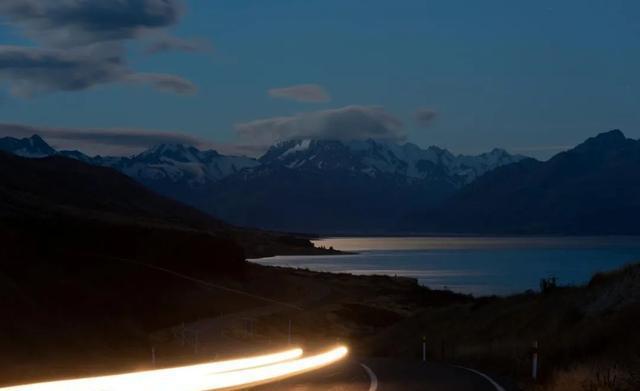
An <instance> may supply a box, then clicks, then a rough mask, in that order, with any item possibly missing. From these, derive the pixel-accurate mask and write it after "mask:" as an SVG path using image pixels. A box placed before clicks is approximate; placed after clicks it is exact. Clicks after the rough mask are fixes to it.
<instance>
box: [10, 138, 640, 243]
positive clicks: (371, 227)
mask: <svg viewBox="0 0 640 391" xmlns="http://www.w3.org/2000/svg"><path fill="white" fill-rule="evenodd" d="M0 149H3V150H6V151H9V152H12V153H14V154H18V155H23V156H28V157H41V156H49V155H59V156H66V157H70V158H74V159H76V160H82V161H84V162H87V163H90V164H92V165H98V166H107V167H111V168H115V169H116V170H118V171H120V172H122V173H124V174H126V175H128V176H130V177H131V178H133V179H135V180H137V181H138V182H140V183H142V184H144V185H145V186H147V187H148V188H150V189H152V190H154V191H156V192H158V193H160V194H163V195H166V196H168V197H170V198H174V199H176V200H179V201H182V202H184V203H186V204H189V205H191V206H193V207H195V208H197V209H200V210H201V211H204V212H206V213H208V214H210V215H213V216H216V217H218V218H220V219H222V220H223V221H226V222H228V223H231V224H235V225H239V226H248V227H258V228H262V229H269V230H277V231H287V232H313V233H320V234H397V233H412V234H414V233H415V234H423V233H434V234H442V233H455V234H635V233H640V228H639V226H638V225H637V224H636V222H637V221H638V219H640V141H637V140H633V139H629V138H627V137H626V136H625V135H624V134H623V133H622V132H621V131H619V130H613V131H609V132H604V133H601V134H599V135H597V136H596V137H592V138H590V139H588V140H586V141H585V142H583V143H582V144H580V145H578V146H576V147H575V148H573V149H569V150H567V151H565V152H561V153H559V154H557V155H556V156H554V157H552V158H551V159H549V160H548V161H544V162H542V161H538V160H535V159H531V158H526V157H524V156H520V155H511V154H509V153H507V152H506V151H504V150H500V149H494V150H492V151H491V152H488V153H484V154H481V155H477V156H465V155H454V154H452V153H450V152H449V151H447V150H445V149H441V148H438V147H434V146H432V147H428V148H426V149H423V148H420V147H418V146H416V145H414V144H404V145H398V144H392V143H386V142H379V141H374V140H364V141H351V142H345V141H331V140H290V141H286V142H282V143H279V144H276V145H274V146H272V147H271V148H270V149H269V150H268V151H267V152H266V153H265V154H264V155H263V156H262V157H260V158H259V159H252V158H247V157H237V156H225V155H221V154H219V153H217V152H215V151H200V150H198V149H196V148H194V147H191V146H185V145H159V146H156V147H153V148H151V149H149V150H147V151H145V152H142V153H140V154H138V155H135V156H131V157H101V156H96V157H89V156H86V155H84V154H82V153H81V152H78V151H60V152H57V151H55V150H54V149H53V148H51V147H50V146H49V145H47V144H46V142H44V140H42V139H41V138H40V137H38V136H33V137H31V138H26V139H21V140H18V139H12V138H4V139H0Z"/></svg>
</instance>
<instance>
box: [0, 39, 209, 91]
mask: <svg viewBox="0 0 640 391" xmlns="http://www.w3.org/2000/svg"><path fill="white" fill-rule="evenodd" d="M104 46H110V47H109V48H107V47H104ZM0 79H5V80H8V81H9V83H10V85H11V92H12V94H14V95H16V96H21V97H32V96H34V95H37V94H39V93H46V92H52V91H79V90H85V89H88V88H91V87H93V86H96V85H101V84H107V83H115V82H129V83H132V82H133V83H144V84H149V85H151V86H154V87H156V88H159V89H163V90H169V91H173V92H176V93H180V94H185V93H193V92H195V90H196V88H195V86H194V85H193V84H192V83H191V82H189V81H188V80H185V79H183V78H181V77H178V76H174V75H165V74H144V73H134V72H132V71H131V70H129V69H128V68H127V65H126V64H125V59H124V57H123V55H122V51H121V50H120V48H119V47H118V46H114V45H101V47H100V48H98V47H95V46H94V47H89V48H82V49H73V50H60V49H41V48H26V47H20V46H0Z"/></svg>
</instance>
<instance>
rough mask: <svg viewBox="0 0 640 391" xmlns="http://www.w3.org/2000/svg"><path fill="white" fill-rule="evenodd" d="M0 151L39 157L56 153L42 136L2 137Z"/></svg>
mask: <svg viewBox="0 0 640 391" xmlns="http://www.w3.org/2000/svg"><path fill="white" fill-rule="evenodd" d="M0 151H5V152H9V153H12V154H14V155H18V156H22V157H31V158H39V157H46V156H51V155H53V154H55V153H56V151H55V149H53V148H51V147H50V146H49V144H47V143H46V142H45V141H44V140H43V139H42V138H41V137H40V136H38V135H33V136H32V137H29V138H23V139H17V138H13V137H3V138H0Z"/></svg>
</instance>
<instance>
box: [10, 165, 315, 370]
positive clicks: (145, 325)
mask: <svg viewBox="0 0 640 391" xmlns="http://www.w3.org/2000/svg"><path fill="white" fill-rule="evenodd" d="M309 251H314V248H313V246H312V245H311V244H310V242H309V241H308V240H306V239H304V238H302V239H301V238H295V237H289V236H286V235H277V234H271V233H268V232H258V231H246V230H240V229H236V228H234V227H231V226H228V225H226V224H224V223H221V222H220V221H218V220H216V219H214V218H212V217H210V216H208V215H206V214H204V213H202V212H199V211H197V210H195V209H192V208H190V207H187V206H184V205H182V204H179V203H177V202H175V201H171V200H168V199H165V198H163V197H160V196H158V195H156V194H155V193H153V192H151V191H149V190H147V189H146V188H144V187H143V186H142V185H139V184H138V183H137V182H135V181H134V180H132V179H130V178H128V177H127V176H125V175H123V174H120V173H118V172H117V171H115V170H112V169H109V168H102V167H95V166H91V165H88V164H85V163H82V162H79V161H76V160H71V159H66V158H61V157H49V158H43V159H26V158H21V157H17V156H12V155H7V154H4V153H0V308H2V311H3V314H4V315H3V317H2V321H1V322H0V367H4V366H7V365H16V364H17V363H20V362H29V360H31V359H33V357H40V356H43V355H50V356H51V360H52V362H55V360H56V357H58V356H60V355H63V354H64V353H65V352H69V351H74V352H76V353H77V352H94V351H97V352H99V351H104V350H112V351H113V350H118V349H131V350H133V351H137V352H139V351H140V349H141V348H143V351H144V352H145V354H146V353H147V352H148V347H147V346H146V338H147V335H148V333H149V332H150V331H151V330H156V329H158V328H162V327H168V326H171V325H175V324H178V323H180V322H184V321H190V320H193V319H195V318H197V317H203V316H212V315H217V314H218V313H219V312H220V311H231V310H238V309H241V308H246V307H247V306H252V305H256V302H255V300H251V299H248V298H247V297H243V296H238V295H231V294H228V293H225V292H224V291H221V292H214V293H215V294H212V292H211V291H210V290H207V289H203V287H202V286H201V285H199V284H198V283H194V281H193V280H190V279H189V278H195V279H198V280H206V281H216V282H218V283H221V284H225V285H229V284H230V285H232V286H236V287H238V286H239V287H242V286H246V289H247V290H251V289H252V288H251V287H252V286H259V285H260V282H259V281H252V280H249V278H248V277H247V274H246V271H247V267H248V265H247V263H246V262H245V257H246V255H247V254H273V253H278V252H283V253H296V252H309ZM316 251H317V250H316ZM167 270H169V271H170V272H167ZM185 277H189V278H185Z"/></svg>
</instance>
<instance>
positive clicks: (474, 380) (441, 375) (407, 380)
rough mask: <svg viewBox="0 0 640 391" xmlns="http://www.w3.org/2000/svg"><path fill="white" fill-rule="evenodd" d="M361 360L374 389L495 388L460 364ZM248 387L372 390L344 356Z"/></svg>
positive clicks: (477, 390)
mask: <svg viewBox="0 0 640 391" xmlns="http://www.w3.org/2000/svg"><path fill="white" fill-rule="evenodd" d="M364 363H365V364H366V365H367V366H368V367H369V368H371V370H372V371H373V372H374V373H375V375H376V377H377V380H378V387H377V390H375V391H423V390H425V391H498V389H496V387H495V386H494V385H492V384H491V383H490V382H489V381H487V380H486V379H484V378H483V377H481V376H479V375H477V374H475V373H473V372H470V371H467V370H465V369H462V368H455V367H451V366H447V365H441V364H435V363H427V364H424V363H421V362H415V361H414V362H409V361H404V362H403V361H398V360H389V359H371V360H365V361H364ZM252 391H374V390H373V389H372V387H371V379H370V377H369V375H368V374H367V373H366V371H365V370H364V369H363V368H362V367H361V366H360V363H359V362H357V361H354V360H347V361H345V362H343V363H340V364H338V365H335V366H332V367H330V368H326V369H323V370H321V371H317V372H314V373H312V374H308V375H302V376H298V377H295V378H292V379H289V380H286V381H283V382H280V383H278V384H271V385H264V386H260V387H255V388H252Z"/></svg>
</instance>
